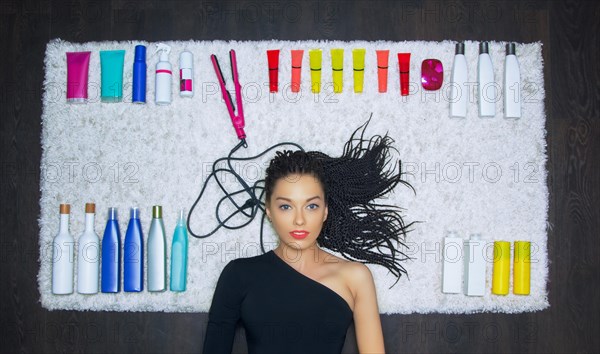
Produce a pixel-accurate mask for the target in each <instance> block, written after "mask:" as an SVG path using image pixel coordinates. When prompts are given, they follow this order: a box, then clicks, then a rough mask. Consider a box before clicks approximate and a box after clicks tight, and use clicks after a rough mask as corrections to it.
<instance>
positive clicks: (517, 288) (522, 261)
mask: <svg viewBox="0 0 600 354" xmlns="http://www.w3.org/2000/svg"><path fill="white" fill-rule="evenodd" d="M530 277H531V242H528V241H515V258H514V265H513V293H514V294H516V295H529V289H530V287H529V282H530Z"/></svg>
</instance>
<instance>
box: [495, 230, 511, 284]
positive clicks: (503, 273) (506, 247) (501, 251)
mask: <svg viewBox="0 0 600 354" xmlns="http://www.w3.org/2000/svg"><path fill="white" fill-rule="evenodd" d="M509 282H510V242H507V241H494V276H493V277H492V293H494V294H496V295H506V294H508V285H509Z"/></svg>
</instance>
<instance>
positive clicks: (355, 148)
mask: <svg viewBox="0 0 600 354" xmlns="http://www.w3.org/2000/svg"><path fill="white" fill-rule="evenodd" d="M369 121H370V119H369ZM369 121H367V123H365V124H363V125H362V126H361V127H359V128H358V129H356V130H355V131H354V133H352V136H351V137H350V140H348V141H347V142H346V144H345V146H344V151H343V154H342V156H340V157H330V156H328V155H326V154H324V153H322V152H319V151H308V152H305V151H291V150H284V151H277V152H276V156H275V157H274V158H273V159H272V160H271V161H270V164H269V166H268V168H267V170H266V177H265V199H266V201H267V202H268V201H269V200H270V198H271V195H272V193H273V188H274V187H275V183H276V182H277V180H279V179H280V178H284V177H286V176H288V175H291V174H309V175H312V176H313V177H315V178H316V179H317V180H318V181H319V182H320V183H321V186H322V187H323V191H324V193H325V202H326V204H327V206H328V208H329V214H328V216H327V220H326V221H325V223H324V224H323V228H322V230H321V233H320V235H319V236H318V237H317V244H318V245H319V246H320V247H325V248H328V249H330V250H332V251H335V252H339V253H340V254H341V255H342V256H343V257H344V258H346V259H348V260H351V261H359V262H361V263H365V264H366V263H370V264H378V265H381V266H383V267H385V268H387V269H388V270H389V271H390V272H392V274H394V275H395V276H396V277H397V278H398V279H397V280H396V282H395V283H394V284H393V285H392V287H393V286H394V285H395V284H396V283H397V282H398V280H400V277H401V276H402V274H406V275H407V276H408V273H407V272H406V269H405V268H404V267H403V266H402V264H401V262H403V261H405V260H408V259H409V258H410V257H408V256H407V255H406V254H405V253H404V252H402V251H401V250H400V249H399V248H405V247H406V245H405V243H404V242H403V241H404V239H405V238H406V233H407V232H409V231H410V230H409V228H410V227H411V226H412V225H413V224H414V222H411V223H409V224H406V223H405V222H404V220H403V218H402V216H401V214H400V211H401V210H402V208H400V207H398V206H395V205H386V204H376V203H373V200H374V199H376V198H379V197H382V196H384V195H386V194H387V193H388V192H390V191H391V190H392V189H394V188H395V187H396V186H397V185H398V184H399V183H401V184H404V185H405V186H408V187H410V188H411V189H412V190H413V192H415V190H414V188H413V187H412V186H411V185H410V184H409V183H408V182H407V181H405V180H403V179H402V175H403V173H402V168H401V161H398V162H397V164H396V163H394V164H392V163H391V159H390V150H391V149H393V150H396V149H395V148H394V147H392V146H391V144H392V143H393V142H394V140H393V139H392V138H391V137H389V136H388V135H387V134H386V135H385V136H383V137H382V136H379V135H375V136H373V137H372V138H371V139H369V140H366V139H364V130H365V128H366V126H367V125H368V123H369ZM361 128H363V129H362V132H361V133H360V136H357V133H358V132H359V131H360V130H361ZM396 151H397V150H396ZM388 167H389V168H388ZM394 241H395V242H397V243H398V246H396V245H395V244H394ZM382 248H383V249H386V248H387V249H388V250H389V252H381V250H382Z"/></svg>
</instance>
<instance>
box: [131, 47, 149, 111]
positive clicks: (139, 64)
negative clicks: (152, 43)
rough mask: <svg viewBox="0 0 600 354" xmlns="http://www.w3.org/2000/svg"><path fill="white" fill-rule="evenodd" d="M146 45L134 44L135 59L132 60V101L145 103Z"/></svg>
mask: <svg viewBox="0 0 600 354" xmlns="http://www.w3.org/2000/svg"><path fill="white" fill-rule="evenodd" d="M146 68H147V66H146V47H145V46H143V45H136V46H135V59H134V62H133V88H132V91H133V92H132V98H131V101H132V102H133V103H146Z"/></svg>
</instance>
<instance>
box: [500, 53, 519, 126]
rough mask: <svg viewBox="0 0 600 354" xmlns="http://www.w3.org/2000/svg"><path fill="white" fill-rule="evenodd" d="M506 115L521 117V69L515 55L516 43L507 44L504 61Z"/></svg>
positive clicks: (508, 116) (507, 116) (506, 116)
mask: <svg viewBox="0 0 600 354" xmlns="http://www.w3.org/2000/svg"><path fill="white" fill-rule="evenodd" d="M504 117H505V118H520V117H521V71H520V69H519V61H518V60H517V56H516V55H515V44H514V43H508V44H507V45H506V59H505V61H504Z"/></svg>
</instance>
